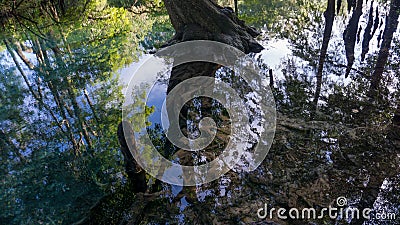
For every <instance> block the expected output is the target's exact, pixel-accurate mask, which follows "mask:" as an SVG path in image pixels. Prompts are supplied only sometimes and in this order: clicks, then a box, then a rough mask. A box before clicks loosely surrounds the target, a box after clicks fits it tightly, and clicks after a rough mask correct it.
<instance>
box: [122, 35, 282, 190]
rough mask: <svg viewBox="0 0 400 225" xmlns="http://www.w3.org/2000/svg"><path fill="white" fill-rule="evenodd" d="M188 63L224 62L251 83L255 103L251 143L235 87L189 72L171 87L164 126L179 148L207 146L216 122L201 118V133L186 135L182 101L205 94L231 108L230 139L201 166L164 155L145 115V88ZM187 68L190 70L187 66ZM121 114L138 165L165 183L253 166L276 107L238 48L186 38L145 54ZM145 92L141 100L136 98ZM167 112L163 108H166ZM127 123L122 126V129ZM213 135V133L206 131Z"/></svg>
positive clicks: (270, 133) (264, 149) (196, 181)
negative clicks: (131, 136) (129, 131)
mask: <svg viewBox="0 0 400 225" xmlns="http://www.w3.org/2000/svg"><path fill="white" fill-rule="evenodd" d="M190 62H206V63H215V64H217V65H222V66H224V67H226V68H229V69H231V70H232V71H234V75H233V76H235V79H236V80H237V79H239V78H240V79H242V80H244V81H245V82H246V85H248V87H250V89H251V91H249V92H248V95H247V97H249V96H250V97H249V98H252V99H251V102H253V103H254V102H255V104H253V105H257V107H258V108H257V110H256V111H257V112H256V114H257V116H258V117H259V118H258V121H256V122H257V123H256V125H255V126H257V129H258V131H257V144H256V145H253V146H251V147H250V148H249V140H250V139H251V138H254V137H251V135H250V133H251V130H252V129H253V127H254V124H255V121H254V118H251V119H250V118H249V115H250V113H249V109H248V108H249V107H248V104H249V101H247V102H246V99H244V97H240V95H239V93H238V91H237V90H235V88H233V87H232V86H230V85H229V84H227V83H225V82H223V81H222V80H221V79H218V78H215V77H210V76H198V75H196V74H193V75H191V74H189V75H188V76H187V77H188V78H190V77H192V78H190V79H185V80H184V81H183V82H181V83H179V84H178V85H176V86H175V87H174V89H173V90H171V91H170V92H169V94H168V95H167V97H166V100H165V101H164V104H163V107H162V109H161V111H162V112H164V113H162V116H161V122H162V128H163V130H164V131H165V132H166V136H167V138H168V140H169V141H170V142H171V143H173V144H174V145H175V146H177V147H178V148H179V149H182V150H185V151H191V152H197V151H201V150H203V149H205V147H207V146H208V145H209V144H210V143H211V142H212V141H213V139H214V138H215V135H216V130H217V128H216V123H215V122H214V121H213V119H211V118H209V117H206V118H202V120H201V121H200V123H199V130H200V135H199V137H197V138H194V139H192V138H188V137H186V136H185V135H184V134H183V133H182V131H181V130H180V128H179V112H180V110H181V109H182V107H183V106H184V104H185V103H186V102H188V101H190V100H191V99H194V98H196V97H209V98H212V99H213V100H216V101H218V102H219V103H220V104H222V106H223V107H224V108H225V109H226V111H227V112H228V113H229V118H230V124H231V125H230V128H231V130H230V135H229V142H228V144H227V145H226V148H225V149H224V150H223V152H222V153H221V154H220V155H219V156H217V157H216V158H215V159H214V160H213V161H211V162H207V163H205V164H202V165H195V166H183V165H180V164H178V163H176V162H173V161H170V160H168V159H166V158H165V157H163V156H162V155H161V154H160V153H159V152H158V151H157V149H156V147H155V146H154V145H153V143H152V142H151V140H150V135H149V134H148V133H147V130H146V124H147V123H146V122H147V121H146V117H145V116H140V115H143V114H144V113H143V112H144V109H145V106H146V102H147V99H148V98H149V93H150V92H151V90H152V88H153V87H154V86H155V85H156V84H157V82H159V81H160V79H161V78H165V77H169V74H171V71H172V72H173V70H172V68H173V67H176V66H179V65H182V64H185V63H190ZM187 73H190V71H187ZM125 96H126V97H125V101H124V106H123V113H122V114H123V115H122V119H123V120H124V121H129V122H130V123H131V125H132V127H134V128H135V130H136V131H137V130H138V129H140V132H135V139H136V148H135V147H134V146H133V143H128V146H129V148H130V150H131V152H132V154H133V156H134V158H135V160H136V161H137V162H138V163H139V164H140V166H141V167H142V168H143V169H144V170H146V172H147V173H149V174H150V175H152V176H153V177H155V178H157V179H159V180H162V181H164V182H166V183H169V184H174V185H183V186H195V185H200V184H204V183H208V182H211V181H213V180H216V179H218V178H219V177H221V176H222V175H223V174H225V173H226V172H228V171H229V170H231V169H236V168H237V166H238V165H245V166H244V167H241V170H244V171H253V170H255V169H256V168H257V167H258V166H259V165H260V164H261V162H262V161H263V160H264V158H265V157H266V155H267V153H268V151H269V149H270V147H271V144H272V141H273V137H274V134H275V125H276V108H275V101H274V98H273V94H272V92H271V90H270V88H269V85H268V82H267V81H266V77H263V76H262V75H261V73H260V71H259V70H258V68H257V66H256V64H255V63H254V62H253V59H251V58H250V57H248V56H246V55H245V54H244V53H243V52H241V51H239V50H238V49H236V48H234V47H232V46H229V45H226V44H223V43H219V42H213V41H189V42H183V43H179V44H175V45H172V46H170V47H166V48H164V49H162V50H160V51H158V52H157V53H156V54H155V55H153V56H152V57H150V58H147V59H146V60H145V61H144V62H143V63H142V64H141V66H140V67H139V69H138V70H137V71H136V72H135V74H133V75H132V77H131V80H130V82H129V85H128V88H127V92H126V95H125ZM142 96H145V98H144V99H142V100H141V101H138V99H140V98H142ZM165 112H167V113H165ZM127 129H129V128H128V127H124V133H125V134H127V133H126V131H127ZM210 134H211V135H210Z"/></svg>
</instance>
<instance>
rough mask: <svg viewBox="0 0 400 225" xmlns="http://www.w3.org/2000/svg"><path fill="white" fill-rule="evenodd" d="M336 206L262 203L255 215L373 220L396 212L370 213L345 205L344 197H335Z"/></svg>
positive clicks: (263, 217)
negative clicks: (285, 206)
mask: <svg viewBox="0 0 400 225" xmlns="http://www.w3.org/2000/svg"><path fill="white" fill-rule="evenodd" d="M336 205H337V207H332V206H329V207H328V208H321V209H318V210H317V209H315V208H303V209H297V208H290V209H285V208H278V209H277V208H271V209H268V207H267V204H264V207H263V208H260V209H258V210H257V216H258V218H260V219H266V218H268V219H272V218H274V217H277V218H279V219H281V220H287V219H299V220H309V219H323V218H326V217H329V218H330V219H333V220H335V219H338V218H341V219H345V220H347V221H349V220H352V219H361V218H363V219H366V220H370V219H375V220H395V219H396V214H395V213H389V212H385V211H380V212H376V213H374V214H372V213H371V211H372V209H370V208H365V209H358V208H354V207H350V206H347V199H346V198H345V197H339V198H337V199H336Z"/></svg>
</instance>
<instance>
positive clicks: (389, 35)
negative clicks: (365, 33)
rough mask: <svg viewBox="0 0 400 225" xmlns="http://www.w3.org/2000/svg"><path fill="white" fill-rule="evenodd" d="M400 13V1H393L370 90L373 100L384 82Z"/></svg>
mask: <svg viewBox="0 0 400 225" xmlns="http://www.w3.org/2000/svg"><path fill="white" fill-rule="evenodd" d="M399 13H400V1H399V0H392V1H391V3H390V11H389V15H388V16H387V17H386V25H385V31H384V32H383V43H382V45H381V48H380V49H379V53H378V59H377V61H376V64H375V68H374V72H373V74H372V80H371V86H370V89H369V96H370V97H372V98H375V97H376V94H377V91H378V88H379V83H380V82H381V80H382V74H383V71H384V69H385V66H386V63H387V60H388V58H389V49H390V45H391V44H392V39H393V33H394V32H396V30H397V25H398V23H399V21H398V19H399Z"/></svg>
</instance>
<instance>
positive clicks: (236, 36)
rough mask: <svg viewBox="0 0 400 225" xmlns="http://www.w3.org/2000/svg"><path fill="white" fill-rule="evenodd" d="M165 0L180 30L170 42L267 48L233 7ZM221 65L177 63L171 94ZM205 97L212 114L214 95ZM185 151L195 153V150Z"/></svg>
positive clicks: (183, 118)
mask: <svg viewBox="0 0 400 225" xmlns="http://www.w3.org/2000/svg"><path fill="white" fill-rule="evenodd" d="M164 3H165V7H166V8H167V11H168V14H169V17H170V20H171V23H172V25H173V27H174V29H175V31H176V34H175V36H174V37H173V39H172V40H170V41H169V42H168V43H167V44H166V46H169V45H173V44H175V43H179V42H185V41H192V40H210V41H217V42H221V43H225V44H228V45H230V46H233V47H236V48H237V49H239V50H241V51H243V52H244V53H246V54H247V53H251V52H254V53H259V52H260V51H261V50H262V49H263V47H262V46H261V45H260V44H258V43H257V42H256V41H255V40H254V38H255V37H256V36H258V35H259V34H260V33H259V32H258V31H256V30H255V29H254V28H252V27H249V26H247V25H245V23H244V22H243V21H242V20H239V19H238V17H237V16H236V14H235V12H234V11H233V10H232V9H231V8H229V7H226V8H225V7H221V6H219V5H217V4H216V3H214V2H213V1H211V0H185V1H182V0H164ZM218 68H220V65H217V64H215V63H209V62H190V63H185V64H182V65H178V66H175V67H174V68H173V69H172V72H171V77H170V81H169V84H168V90H167V94H169V93H170V92H171V91H172V90H173V88H174V87H175V86H176V85H178V84H179V83H181V82H183V81H185V80H186V79H189V78H193V77H198V76H208V77H215V72H216V71H217V70H218ZM210 85H213V84H210ZM201 101H202V103H201V105H202V106H201V112H202V116H206V115H207V114H210V112H211V106H212V104H211V102H210V99H208V100H207V99H201ZM167 104H168V96H167ZM190 104H191V103H190V102H189V103H188V104H186V105H185V107H183V109H182V110H181V112H180V115H179V118H180V129H181V130H182V131H183V133H185V132H184V131H185V129H186V130H187V128H186V123H187V120H188V119H189V118H188V108H189V106H190ZM168 114H170V112H168ZM170 118H171V117H170ZM217 135H218V134H217ZM166 146H170V147H172V144H171V143H167V145H166ZM180 152H182V151H180ZM184 152H185V154H186V153H187V154H188V156H191V152H189V151H184ZM184 158H185V159H186V158H191V157H186V155H185V156H182V157H181V159H184ZM180 163H181V164H182V165H191V164H193V163H192V162H188V161H186V162H180ZM184 176H186V175H184Z"/></svg>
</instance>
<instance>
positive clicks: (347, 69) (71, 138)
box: [0, 0, 400, 224]
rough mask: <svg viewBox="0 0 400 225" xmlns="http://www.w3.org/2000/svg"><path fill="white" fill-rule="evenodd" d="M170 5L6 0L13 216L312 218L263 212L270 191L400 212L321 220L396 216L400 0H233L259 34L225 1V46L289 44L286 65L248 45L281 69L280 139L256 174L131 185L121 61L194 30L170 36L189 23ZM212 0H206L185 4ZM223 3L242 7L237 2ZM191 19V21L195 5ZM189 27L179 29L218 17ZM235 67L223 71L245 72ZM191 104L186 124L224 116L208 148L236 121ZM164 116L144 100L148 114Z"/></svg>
mask: <svg viewBox="0 0 400 225" xmlns="http://www.w3.org/2000/svg"><path fill="white" fill-rule="evenodd" d="M164 2H165V6H167V8H168V11H167V10H166V9H165V7H164ZM164 2H163V1H160V0H144V1H135V2H134V3H133V4H132V1H124V0H110V1H102V0H92V1H81V2H78V1H52V0H47V1H41V2H40V3H37V2H36V1H33V0H32V1H31V0H27V1H0V14H1V16H0V24H1V27H2V31H1V33H0V38H1V41H2V42H1V44H0V49H1V50H2V52H1V54H0V60H1V65H0V70H1V73H0V90H1V94H0V149H1V153H0V154H1V155H0V160H1V171H2V183H3V184H4V185H2V186H1V187H0V190H1V194H0V199H1V202H2V204H1V206H0V207H1V208H0V221H2V223H4V224H37V223H39V224H43V223H44V224H54V223H62V224H71V223H73V222H76V221H79V220H81V221H80V222H81V224H83V223H89V224H140V223H145V224H148V223H149V224H164V223H168V224H175V223H181V224H305V223H306V222H307V221H304V220H290V219H288V220H279V219H277V217H275V218H274V219H272V220H268V221H267V222H266V221H261V220H260V219H259V218H257V213H256V212H257V210H258V209H259V208H261V207H263V206H264V203H266V204H267V205H268V207H271V208H272V207H275V208H279V207H282V208H286V209H289V208H292V207H295V208H298V209H302V208H310V207H314V208H316V209H320V208H324V207H328V206H329V205H332V206H335V200H336V199H337V198H338V197H339V196H345V197H346V198H347V199H348V206H351V207H357V208H359V209H363V208H372V209H373V211H372V213H371V215H376V213H379V212H382V211H386V212H392V213H396V214H397V220H394V221H380V220H373V219H371V220H368V221H363V220H355V219H353V220H351V221H346V220H344V219H343V218H342V219H337V220H336V221H334V220H331V219H330V218H329V217H327V216H326V217H324V218H322V219H314V220H310V221H311V222H313V223H315V224H334V223H337V224H346V223H351V224H363V222H365V224H396V223H400V218H399V217H400V212H399V210H400V205H399V202H400V192H399V190H400V188H399V184H400V181H399V174H400V173H399V172H400V171H399V169H400V168H399V165H400V159H399V151H398V149H400V136H399V134H400V104H399V101H400V100H399V96H400V93H399V90H400V88H399V85H400V83H399V71H400V68H399V65H400V62H399V56H400V48H399V46H400V45H399V43H400V39H399V37H400V36H399V31H398V19H399V12H400V11H399V10H400V1H397V0H391V1H385V2H382V1H361V0H358V1H356V0H348V1H346V2H344V1H343V2H342V1H341V0H336V1H335V0H327V1H316V0H305V1H275V0H268V1H267V0H249V1H247V0H246V1H238V3H239V7H238V8H239V12H238V14H239V17H240V18H241V19H243V20H244V21H246V24H250V25H252V26H254V27H255V28H256V29H257V30H262V31H263V33H262V35H261V36H258V37H255V36H256V34H257V32H256V30H255V29H253V28H249V27H246V25H244V24H241V23H240V22H239V21H238V20H237V19H235V18H236V17H235V16H234V15H233V14H232V15H231V13H232V12H231V11H230V9H227V8H222V7H220V8H217V9H218V10H221V11H223V12H224V13H225V14H224V15H225V16H228V17H229V18H230V21H231V22H230V23H232V24H229V26H227V27H235V26H236V25H237V24H239V25H237V27H236V28H237V29H238V30H239V31H238V33H233V34H232V36H233V37H235V38H232V39H229V38H227V37H226V36H224V38H220V39H219V40H220V41H222V42H224V41H229V40H234V41H233V42H232V43H228V44H231V45H233V46H235V47H238V48H243V49H242V50H243V51H245V52H258V51H260V50H261V49H260V48H259V46H258V45H257V44H255V43H254V42H253V37H255V39H257V40H258V42H259V43H260V44H262V45H263V46H264V47H265V46H269V43H270V42H273V41H274V40H277V39H284V40H287V42H288V43H289V46H290V50H291V54H290V55H288V56H286V57H285V58H282V60H281V63H280V64H279V65H277V66H276V67H273V66H272V65H267V64H266V63H265V62H264V61H263V60H262V58H268V55H262V54H265V52H267V51H262V52H261V55H262V57H261V55H260V54H254V53H252V54H251V57H254V58H255V60H256V62H257V63H258V66H259V67H260V69H261V72H262V75H263V76H265V77H267V79H269V80H270V83H271V87H272V88H273V93H274V97H275V101H276V105H277V111H278V118H277V128H276V135H275V139H274V142H273V145H272V148H271V150H270V152H269V154H268V155H267V158H266V159H265V160H264V162H263V163H262V164H261V166H260V167H259V168H257V170H255V171H253V172H250V173H245V172H240V171H239V170H238V171H230V172H228V173H227V174H226V175H225V176H223V177H222V178H221V179H219V180H217V181H214V182H212V183H209V184H206V185H202V186H197V187H191V188H186V187H185V188H180V187H171V186H170V185H167V184H161V183H160V182H157V181H155V180H154V179H153V178H151V177H149V176H148V177H146V179H147V180H146V182H147V186H148V188H147V189H148V191H147V193H145V194H143V193H137V194H135V193H133V192H132V186H131V185H132V184H131V183H130V181H129V177H128V174H129V171H128V173H127V171H125V164H124V155H122V153H121V151H120V145H119V142H118V138H117V135H116V133H117V129H118V124H119V123H120V120H121V106H122V101H123V94H122V92H121V90H122V88H123V87H121V86H120V85H119V81H118V76H117V74H118V71H120V69H121V68H123V67H125V66H127V65H129V64H131V63H132V62H134V61H136V60H137V58H138V57H139V56H140V54H142V53H149V52H153V51H156V50H157V49H159V48H160V47H161V46H163V44H165V43H168V44H172V43H174V42H179V41H185V40H186V39H185V38H189V39H190V38H192V39H199V37H198V36H196V35H194V36H191V37H189V36H188V35H186V36H185V35H182V36H181V37H180V36H179V35H175V36H173V33H174V29H175V30H176V29H177V27H179V26H178V25H177V24H179V23H185V22H186V21H184V20H181V21H178V22H176V21H175V22H174V21H173V22H172V24H171V23H170V21H169V19H168V14H169V15H170V16H172V15H171V14H173V12H174V10H176V8H179V4H178V5H176V4H175V3H174V2H176V1H174V0H168V1H167V0H165V1H164ZM201 2H208V0H201V1H198V3H193V1H189V0H188V1H187V4H189V3H190V4H192V3H193V4H199V5H201ZM218 2H219V3H220V4H221V5H224V6H227V5H229V6H231V7H232V8H234V1H218ZM174 4H175V5H174ZM204 10H205V9H204ZM171 12H172V13H171ZM188 12H190V10H189V9H188ZM183 15H186V19H187V20H189V21H190V18H189V17H190V15H189V13H183ZM179 16H182V15H179ZM179 16H178V17H179ZM192 16H193V15H192ZM201 16H202V14H201V13H200V12H199V14H198V16H197V17H196V18H201ZM178 17H177V18H178ZM210 18H212V17H210ZM182 21H184V22H182ZM232 21H233V22H232ZM203 22H204V21H203ZM198 23H199V24H200V23H201V22H198ZM206 24H212V22H207V23H206ZM235 24H236V25H235ZM210 26H211V25H210ZM188 27H189V28H188ZM188 27H186V28H185V29H186V30H185V29H184V31H183V32H187V31H188V30H189V31H190V29H204V27H207V25H204V26H200V27H201V28H199V27H198V26H193V27H195V28H193V27H192V28H191V27H190V26H188ZM216 27H217V28H215V30H218V26H217V25H216ZM238 27H239V28H238ZM213 29H214V28H213ZM240 29H242V30H240ZM200 31H201V32H199V33H201V34H200V35H201V36H202V37H207V38H208V37H211V36H212V35H211V34H212V32H211V33H210V34H206V32H204V31H203V30H200ZM207 32H208V31H207ZM224 32H225V31H224ZM246 32H247V33H246ZM205 34H206V35H205ZM241 36H244V37H245V38H243V39H240V38H238V37H241ZM169 40H170V41H169ZM171 40H173V41H171ZM237 40H240V43H239V42H238V41H237ZM246 44H247V45H246ZM267 50H268V49H267ZM193 65H195V64H192V66H193ZM197 65H198V66H197V67H196V68H200V67H201V68H202V69H203V70H202V73H206V72H207V71H206V70H205V69H204V68H206V67H208V66H210V68H209V70H210V71H214V72H215V71H217V69H219V71H220V72H221V73H222V74H223V72H224V68H219V66H215V65H214V66H213V65H210V64H204V63H203V64H202V63H199V64H197ZM214 67H215V68H214ZM193 70H194V71H195V70H196V69H193ZM173 72H175V74H174V76H175V79H178V82H180V81H179V79H181V80H184V77H183V76H180V75H179V73H183V74H184V73H185V68H183V69H182V68H175V70H174V71H173ZM225 72H226V74H227V75H226V76H225V77H221V79H225V81H227V82H228V83H229V82H231V83H232V85H233V86H234V85H235V82H239V83H240V80H239V81H238V80H236V81H235V76H234V75H233V74H231V73H229V72H228V71H225ZM199 73H200V72H199ZM238 86H242V87H244V86H245V85H242V84H239V85H238ZM170 88H172V87H170ZM142 98H143V96H138V97H137V98H136V100H137V101H140V100H141V99H142ZM133 107H134V106H133ZM156 107H158V106H156ZM186 110H187V112H186V115H185V117H184V118H183V119H185V118H186V120H187V118H188V117H190V118H191V119H192V122H194V123H191V124H193V126H192V127H190V126H189V127H187V126H185V123H186V124H187V121H181V126H182V129H183V130H184V131H185V132H187V130H185V129H189V130H190V132H192V133H196V129H197V128H196V123H198V121H199V116H204V115H211V116H212V117H213V118H214V119H215V121H217V124H218V125H220V127H219V130H218V134H217V137H216V138H215V140H214V142H213V143H212V144H211V145H210V146H208V148H207V149H206V150H205V151H204V152H202V154H204V156H205V157H206V158H207V160H211V159H212V158H213V157H215V155H218V154H219V153H220V151H221V149H223V147H224V145H225V143H226V141H227V138H228V135H229V132H227V131H226V129H227V127H229V125H230V123H229V118H228V116H226V115H225V114H224V113H222V112H223V111H224V110H223V108H221V106H220V105H218V104H217V103H216V102H212V101H210V100H209V99H208V100H204V99H203V100H199V99H197V100H195V101H194V102H192V103H191V104H189V105H188V106H187V108H186ZM153 112H154V108H152V107H148V108H146V109H144V110H142V112H141V113H140V115H137V116H144V117H148V116H149V115H150V114H152V113H153ZM200 112H202V113H200ZM221 115H223V116H221ZM193 118H194V119H193ZM150 122H152V121H150ZM148 125H150V124H148ZM148 131H149V133H150V136H151V137H152V139H153V142H154V145H156V146H158V148H159V149H160V152H162V154H164V155H166V156H168V155H171V157H172V155H173V154H172V153H171V152H173V153H174V154H175V155H174V156H179V158H180V160H181V163H183V164H185V163H186V164H188V165H189V164H191V163H193V162H189V161H193V158H192V156H188V155H187V153H184V152H183V151H179V150H178V151H176V152H174V151H175V150H166V149H170V148H172V147H171V145H170V143H169V142H167V141H166V139H165V136H164V134H163V131H162V129H161V128H160V126H159V125H157V124H153V126H151V128H149V129H148ZM125 157H126V155H125ZM194 158H199V156H195V157H194ZM185 160H187V161H188V162H183V161H185ZM127 168H128V166H127ZM142 175H144V174H142ZM130 176H134V175H130ZM133 185H134V184H133ZM82 218H83V219H82ZM310 221H308V222H310Z"/></svg>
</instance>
